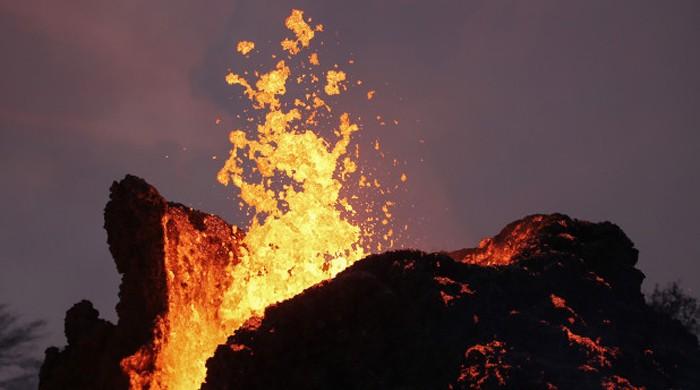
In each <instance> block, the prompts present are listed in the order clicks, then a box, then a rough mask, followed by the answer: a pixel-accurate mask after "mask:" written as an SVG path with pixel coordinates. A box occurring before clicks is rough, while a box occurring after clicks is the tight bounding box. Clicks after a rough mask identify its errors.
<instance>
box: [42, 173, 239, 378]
mask: <svg viewBox="0 0 700 390" xmlns="http://www.w3.org/2000/svg"><path fill="white" fill-rule="evenodd" d="M105 229H106V230H107V237H108V239H107V241H108V243H109V249H110V252H111V253H112V256H113V257H114V260H115V263H116V266H117V271H118V272H119V273H120V274H121V275H122V281H121V285H120V286H119V303H118V304H117V314H118V316H119V321H118V323H117V325H114V324H111V323H110V322H108V321H105V320H102V319H99V318H98V312H97V310H95V309H94V308H93V307H92V304H91V303H90V302H88V301H82V302H80V303H78V304H76V305H75V306H73V307H72V308H71V309H70V310H68V312H67V314H66V321H65V334H66V339H67V342H68V345H67V346H66V347H65V348H64V349H62V350H59V349H58V348H56V347H51V348H49V349H47V351H46V358H45V360H44V364H43V365H42V367H41V372H40V383H39V388H40V389H127V388H128V387H129V378H128V377H127V375H126V374H124V373H123V371H122V368H121V367H120V362H121V361H122V359H124V358H125V357H127V356H131V355H133V354H134V353H136V352H137V351H139V350H141V349H145V351H146V352H144V353H142V354H141V355H140V356H142V361H140V362H139V365H138V366H137V367H135V368H134V370H135V371H136V372H143V373H145V374H148V372H149V370H152V367H153V364H154V362H153V359H154V356H155V353H156V352H157V348H156V347H153V345H154V344H159V345H160V343H159V342H158V340H157V338H158V337H162V332H160V330H159V329H156V324H157V323H158V322H159V321H160V322H163V321H162V318H164V316H166V315H167V314H168V310H169V304H170V303H172V302H173V301H175V302H177V303H180V301H182V300H187V307H188V308H189V307H190V306H191V307H196V308H197V309H201V310H199V312H200V313H201V315H202V316H205V315H207V313H208V312H207V310H206V309H207V308H208V307H207V308H201V307H200V306H201V304H202V301H205V302H206V305H207V306H212V305H211V302H215V301H216V300H217V299H221V291H222V290H223V289H225V288H227V287H228V284H227V283H226V282H225V280H224V278H223V277H218V276H216V275H218V274H222V273H223V269H224V268H225V267H226V266H227V265H230V264H232V262H233V261H234V260H236V259H237V252H236V251H237V249H236V248H237V247H238V242H239V240H240V234H239V233H235V232H234V231H235V229H232V226H231V225H229V224H227V223H226V222H225V221H223V220H222V219H221V218H218V217H216V216H213V215H209V214H204V213H202V212H199V211H197V210H193V209H191V208H188V207H185V206H183V205H181V204H178V203H171V202H168V201H166V200H165V199H164V198H163V197H162V196H161V195H160V194H159V193H158V191H157V190H156V189H155V188H153V187H152V186H150V185H149V184H148V183H146V182H145V181H144V180H142V179H140V178H137V177H135V176H130V175H127V176H126V177H125V178H124V179H123V180H122V181H120V182H115V183H114V184H113V185H112V187H111V189H110V201H109V202H108V203H107V206H106V207H105ZM183 248H185V249H187V250H188V251H185V250H183ZM189 251H191V253H190V252H189ZM168 267H170V268H168ZM202 270H205V271H202ZM215 276H216V278H217V279H216V283H212V282H211V279H212V278H213V277H215ZM184 278H187V280H188V281H189V282H190V285H189V286H186V283H185V282H184V281H182V280H181V279H184ZM169 283H177V284H178V287H179V288H178V291H177V292H173V291H172V289H170V290H169ZM213 284H215V285H216V287H212V288H209V286H210V285H213ZM200 288H206V290H207V291H199V289H200ZM215 309H216V308H215ZM200 322H201V321H200ZM183 323H184V326H189V325H190V324H189V323H187V321H183ZM190 329H192V330H194V331H196V330H198V329H197V328H196V326H191V328H190ZM149 352H152V353H149Z"/></svg>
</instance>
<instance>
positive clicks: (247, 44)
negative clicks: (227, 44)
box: [236, 41, 255, 55]
mask: <svg viewBox="0 0 700 390" xmlns="http://www.w3.org/2000/svg"><path fill="white" fill-rule="evenodd" d="M253 49H255V42H251V41H240V42H238V45H236V51H238V52H239V53H241V54H243V55H247V54H248V53H250V52H251V51H252V50H253Z"/></svg>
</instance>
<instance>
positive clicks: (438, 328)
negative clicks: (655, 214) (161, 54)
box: [39, 176, 700, 390]
mask: <svg viewBox="0 0 700 390" xmlns="http://www.w3.org/2000/svg"><path fill="white" fill-rule="evenodd" d="M105 228H106V230H107V233H108V243H109V248H110V251H111V253H112V255H113V257H114V259H115V263H116V265H117V270H118V271H119V273H120V274H121V275H122V283H121V286H120V292H119V297H120V302H119V304H118V305H117V313H118V315H119V321H118V323H117V324H116V325H114V324H111V323H109V322H108V321H105V320H102V319H100V318H99V315H98V312H97V310H95V309H94V308H93V306H92V304H91V303H90V302H87V301H82V302H80V303H78V304H76V305H75V306H73V307H72V308H71V309H70V310H68V312H67V314H66V323H65V333H66V338H67V341H68V345H67V346H66V347H65V348H63V349H62V350H59V349H58V348H55V347H52V348H49V349H48V350H47V351H46V359H45V361H44V364H43V366H42V368H41V373H40V386H39V387H40V389H43V390H53V389H127V388H128V387H129V378H128V377H127V375H126V374H124V373H123V371H122V368H121V367H120V364H122V365H125V363H124V362H125V361H127V363H128V364H126V365H125V367H128V368H129V369H130V370H131V374H132V378H131V379H132V380H133V379H134V378H136V380H137V381H141V382H139V383H145V385H144V388H149V387H150V382H149V381H150V379H149V378H150V377H149V375H150V373H151V372H152V371H153V367H155V365H156V362H155V361H156V357H157V356H160V355H158V353H159V351H160V350H159V348H162V345H163V343H162V339H163V337H167V334H166V333H164V332H163V331H162V330H163V329H162V326H164V325H163V324H167V325H168V326H170V328H168V329H167V330H168V331H173V332H175V333H178V334H180V335H182V334H187V335H200V334H207V333H206V332H205V331H206V330H207V329H209V328H207V327H206V325H207V323H206V321H207V319H212V318H214V319H215V318H216V317H217V316H218V312H217V311H216V309H217V308H218V307H219V305H220V304H221V296H222V293H223V291H225V290H226V289H227V288H228V287H230V286H231V283H232V281H230V280H226V278H225V277H224V276H222V275H226V272H225V269H226V267H229V266H235V265H236V264H237V261H238V256H239V253H238V247H239V246H240V240H241V238H242V233H240V232H238V231H237V230H236V229H233V228H232V226H231V225H228V224H227V223H226V222H224V221H223V220H222V219H220V218H218V217H216V216H212V215H209V214H204V213H201V212H199V211H196V210H193V209H191V208H188V207H185V206H182V205H180V204H177V203H170V202H167V201H166V200H165V199H163V198H162V197H161V196H160V195H159V194H158V192H157V191H156V189H155V188H153V187H151V186H150V185H148V184H147V183H146V182H145V181H143V180H141V179H139V178H136V177H134V176H127V177H126V178H125V179H124V180H122V181H120V182H118V183H114V185H113V186H112V188H111V195H110V201H109V203H108V204H107V207H106V209H105ZM636 261H637V250H636V249H634V247H633V244H632V242H631V241H630V240H629V239H628V238H627V237H626V236H625V234H624V233H623V232H622V231H621V230H620V229H619V228H618V227H617V226H615V225H613V224H610V223H597V224H594V223H589V222H583V221H577V220H572V219H570V218H568V217H566V216H563V215H558V214H554V215H535V216H530V217H527V218H524V219H522V220H520V221H516V222H513V223H512V224H510V225H508V226H507V227H506V228H504V230H503V231H502V232H501V233H499V234H498V235H496V236H495V237H493V238H489V239H486V240H483V241H482V242H481V243H480V245H479V247H477V248H473V249H463V250H460V251H456V252H453V253H450V254H446V253H442V254H426V253H423V252H418V251H400V252H391V253H385V254H381V255H373V256H370V257H368V258H366V259H364V260H361V261H359V262H358V263H356V264H355V265H353V266H352V267H350V268H349V269H347V270H345V271H344V272H342V273H340V274H339V275H338V276H337V277H336V278H335V279H333V280H329V281H326V282H324V283H321V284H319V285H317V286H315V287H313V288H310V289H308V290H306V291H305V292H304V293H302V294H301V295H299V296H297V297H295V298H293V299H290V300H288V301H285V302H282V303H280V304H278V305H275V306H272V307H270V308H268V309H267V310H266V312H265V316H264V318H262V319H252V320H250V321H249V322H248V323H247V325H246V326H245V327H243V328H242V329H240V330H238V331H237V332H236V333H235V334H234V335H233V336H231V337H230V338H229V340H228V342H227V343H226V344H224V345H221V346H219V347H218V349H217V351H216V354H215V355H214V356H213V357H212V358H211V359H210V360H209V361H208V363H207V367H208V375H207V381H206V383H205V384H204V385H203V388H204V389H281V388H284V389H289V388H304V389H331V388H333V389H335V388H349V389H377V388H381V389H440V388H517V389H525V388H560V389H572V388H573V389H576V388H606V389H613V388H628V389H631V388H635V387H637V388H638V387H641V386H644V387H646V388H649V389H653V388H681V389H692V388H700V385H699V384H700V374H699V373H700V351H699V349H698V343H697V339H696V338H695V337H694V336H693V335H691V334H689V333H688V332H687V331H686V330H685V329H684V328H683V327H682V326H681V325H680V323H678V322H677V321H674V320H671V319H670V318H667V317H664V316H662V315H660V314H657V313H656V312H654V311H652V310H651V309H650V308H648V307H647V306H646V305H645V303H644V300H643V298H642V294H641V292H640V285H641V282H642V279H643V275H642V273H641V272H640V271H639V270H637V269H636V268H635V264H636ZM173 286H175V287H173ZM177 308H185V309H189V308H193V309H195V310H194V311H195V312H197V313H198V314H199V315H198V316H195V317H197V318H195V319H192V318H189V317H191V316H188V315H186V313H188V311H187V310H185V311H184V312H181V311H177ZM212 308H213V309H212ZM183 313H185V314H184V315H183ZM169 315H172V316H173V317H169ZM173 318H175V320H174V321H171V320H172V319H173ZM224 332H225V330H224ZM224 334H225V333H224ZM130 356H131V357H134V356H136V357H137V358H138V359H131V358H129V359H125V358H127V357H130ZM183 371H187V370H183ZM182 375H188V372H183V373H182Z"/></svg>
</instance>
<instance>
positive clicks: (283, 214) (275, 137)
mask: <svg viewBox="0 0 700 390" xmlns="http://www.w3.org/2000/svg"><path fill="white" fill-rule="evenodd" d="M308 22H310V20H308ZM285 25H286V27H287V28H288V29H289V30H291V31H292V32H293V33H294V37H293V38H287V39H284V40H283V41H282V42H281V45H282V49H283V50H284V51H285V52H286V53H285V54H286V60H287V61H289V62H290V63H292V62H293V61H294V60H295V59H298V58H299V57H297V55H298V54H299V53H301V52H302V50H303V49H305V48H307V47H308V46H309V44H310V42H311V40H312V39H313V38H314V36H315V35H316V33H318V32H321V31H323V26H322V25H317V26H315V27H311V26H310V25H309V24H308V23H307V20H305V19H304V17H303V12H302V11H299V10H293V11H292V13H291V15H290V16H289V17H288V18H287V19H286V20H285ZM254 48H255V44H254V43H253V42H250V41H241V42H239V44H238V46H237V50H238V52H239V53H240V54H241V55H244V56H246V58H247V57H248V56H249V55H251V54H253V53H254V52H253V50H254ZM251 52H253V53H251ZM273 58H274V56H273ZM302 64H303V65H302V68H304V69H307V70H313V69H320V62H319V59H318V53H315V52H314V53H310V54H309V56H308V61H307V62H302ZM253 74H254V75H255V76H256V77H257V80H256V81H255V83H254V84H251V83H249V82H248V80H247V79H246V77H249V76H248V73H247V72H246V73H244V74H243V76H241V75H238V74H235V73H233V72H230V73H228V74H227V75H226V78H225V80H226V82H227V83H228V84H230V85H239V86H241V87H242V88H243V92H244V94H245V96H246V97H247V98H248V99H249V100H250V102H251V105H252V107H253V109H254V110H255V111H253V112H257V113H260V120H259V123H258V124H257V126H256V129H254V131H253V132H254V136H253V137H251V134H249V133H251V131H249V132H246V131H244V130H234V131H232V132H231V133H230V136H229V139H230V142H231V144H232V150H231V152H230V157H229V158H228V160H227V161H226V163H225V165H224V166H223V168H222V169H221V171H220V172H219V174H218V180H219V182H221V183H222V184H224V185H229V184H233V185H234V186H236V187H237V188H238V189H240V202H241V203H240V205H241V207H247V208H249V209H250V210H251V211H252V212H253V214H254V215H253V218H252V221H251V223H250V226H248V228H247V232H246V233H245V234H244V235H243V238H242V243H241V246H240V248H239V250H240V253H237V254H235V256H234V254H233V253H232V252H229V255H230V258H231V263H230V264H228V265H227V266H226V272H223V275H215V276H216V277H214V278H213V279H212V278H211V276H207V277H206V278H204V277H199V276H196V275H194V274H193V272H204V273H205V274H206V273H207V271H208V270H202V269H199V268H197V264H195V265H192V264H190V265H188V264H187V262H188V261H189V262H193V261H196V260H194V259H193V258H192V257H191V256H190V257H188V255H187V253H190V254H191V253H192V249H191V248H192V246H194V245H197V243H200V242H202V240H206V237H201V236H200V235H199V233H192V234H193V237H190V238H189V239H190V240H191V244H190V243H188V242H185V241H186V240H180V241H183V242H177V243H174V244H173V245H175V246H176V247H177V249H176V250H174V251H173V253H174V254H173V255H172V256H171V257H170V258H168V257H167V254H166V268H167V269H168V273H169V275H168V278H167V280H168V289H169V302H168V313H166V314H165V316H164V317H163V318H159V320H158V323H157V329H156V330H155V331H154V336H153V342H152V344H151V345H148V346H145V347H143V348H142V349H140V350H139V351H138V352H137V353H135V354H134V355H132V356H129V357H127V358H125V359H123V360H122V368H123V369H124V371H125V372H126V373H127V374H128V376H129V379H130V385H131V388H132V389H142V388H143V389H146V388H148V389H170V390H181V389H182V390H185V389H187V390H190V389H198V388H199V386H200V384H201V383H202V382H203V381H204V379H205V376H206V368H205V363H206V360H207V359H208V358H209V357H211V356H212V355H213V353H214V350H215V349H216V347H217V345H219V344H221V343H223V342H224V341H225V340H226V338H227V336H229V335H230V334H232V333H233V332H234V331H235V330H236V329H238V328H239V327H241V326H242V325H243V324H244V322H245V321H247V320H248V319H249V318H251V317H255V316H260V315H262V313H263V311H264V309H265V308H266V307H267V306H269V305H271V304H274V303H276V302H279V301H281V300H284V299H288V298H290V297H293V296H294V295H296V294H299V293H300V292H301V291H303V290H304V289H306V288H308V287H310V286H312V285H314V284H317V283H319V282H321V281H323V280H325V279H328V278H332V277H333V276H335V275H336V274H337V273H338V272H340V271H342V270H343V269H345V268H346V267H347V266H349V265H350V264H352V263H353V262H355V261H357V260H359V259H360V258H362V257H363V256H364V255H365V249H364V248H363V244H364V246H365V247H367V248H368V247H369V243H368V242H367V241H364V242H363V240H367V239H368V238H369V239H372V240H378V238H375V237H370V236H375V235H377V233H376V232H375V229H374V228H373V225H376V224H379V223H381V225H382V226H384V228H385V230H386V229H388V231H387V233H385V234H384V235H383V237H384V240H385V241H387V242H389V241H390V240H392V239H393V238H392V234H393V232H392V230H391V229H390V228H389V227H388V225H389V224H388V221H389V220H390V219H391V214H390V210H389V209H390V207H391V206H392V205H393V203H391V202H386V203H384V204H383V205H382V206H381V210H382V213H383V215H380V216H377V215H373V216H371V217H368V218H367V220H365V221H363V222H362V223H352V222H350V219H351V218H353V217H355V219H357V218H358V215H359V214H358V213H357V212H356V210H355V208H354V207H353V205H352V204H353V203H354V202H355V203H356V202H357V201H358V199H359V198H358V197H357V196H356V195H353V196H351V197H350V199H347V198H345V197H342V196H341V189H343V186H344V185H345V184H349V183H352V184H355V185H357V186H358V187H372V188H375V189H376V188H379V187H380V184H379V182H378V181H377V180H376V179H368V178H367V177H366V176H365V175H363V174H362V172H359V171H358V166H357V162H356V161H357V159H358V158H359V147H357V146H356V147H355V148H354V149H352V148H350V143H351V139H352V136H353V134H354V133H355V132H357V131H358V130H359V127H358V126H357V124H354V123H352V121H351V119H350V115H348V114H347V113H342V114H341V115H339V116H337V117H334V116H333V110H332V109H331V107H330V105H329V104H328V103H327V102H326V101H325V100H324V98H327V97H328V96H332V95H337V94H339V93H341V92H343V91H345V90H346V89H347V82H348V81H347V80H346V78H347V75H346V74H345V72H343V71H341V70H339V69H338V68H337V65H336V66H334V67H333V69H328V70H327V71H326V72H325V77H319V76H317V75H316V74H314V73H313V72H311V73H309V74H302V75H299V76H297V77H293V76H292V69H291V68H290V66H289V65H288V64H287V62H285V60H279V61H277V63H276V65H275V67H274V68H273V69H272V70H270V71H268V72H266V73H259V72H257V71H255V72H254V73H253ZM322 75H323V74H322ZM288 80H292V81H295V82H296V83H297V84H298V85H299V86H300V88H302V89H303V90H304V92H303V96H300V97H299V98H296V99H293V104H292V106H293V108H291V109H288V110H286V111H285V109H286V108H288V107H287V104H285V103H283V102H282V101H281V100H280V98H281V97H282V96H284V95H285V94H286V92H287V82H288ZM372 93H373V92H372ZM368 96H370V95H369V94H368ZM369 98H371V96H370V97H369ZM263 118H264V119H263ZM330 119H333V120H334V121H337V122H336V123H337V124H336V125H334V127H335V130H334V131H333V133H334V137H335V139H334V140H333V141H329V140H326V139H325V138H324V137H322V136H321V134H320V131H318V127H319V126H320V123H321V122H322V121H323V120H326V121H328V120H330ZM254 121H255V118H252V117H251V118H249V122H254ZM323 123H326V122H323ZM314 127H316V128H317V129H316V131H314V129H313V128H314ZM353 174H360V175H361V177H360V178H359V179H354V181H352V182H350V178H351V177H352V176H353ZM403 177H405V176H403ZM403 177H402V181H404V179H403ZM367 182H370V183H373V184H372V185H370V186H367V185H363V183H367ZM380 192H381V189H380ZM371 208H372V207H371V206H367V205H363V209H362V211H364V212H367V210H369V209H371ZM374 214H377V213H374ZM165 223H166V221H164V226H165ZM188 245H191V246H188ZM188 248H189V249H188ZM193 270H194V271H193ZM193 279H194V280H196V281H203V282H202V283H204V284H198V283H189V284H188V283H187V281H189V280H193ZM200 279H201V280H200ZM208 284H211V285H208ZM214 285H215V286H214ZM222 286H223V287H222ZM185 289H190V290H186V291H185ZM221 289H223V291H221V293H220V294H219V296H216V297H212V295H213V294H212V291H219V290H221Z"/></svg>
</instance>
